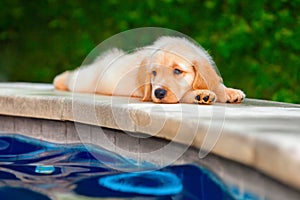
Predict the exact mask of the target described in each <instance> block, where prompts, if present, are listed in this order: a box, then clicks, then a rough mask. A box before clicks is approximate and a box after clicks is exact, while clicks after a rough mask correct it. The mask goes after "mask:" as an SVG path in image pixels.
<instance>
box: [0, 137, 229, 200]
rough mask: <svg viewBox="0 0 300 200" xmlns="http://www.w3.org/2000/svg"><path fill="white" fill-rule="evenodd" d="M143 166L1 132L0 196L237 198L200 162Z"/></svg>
mask: <svg viewBox="0 0 300 200" xmlns="http://www.w3.org/2000/svg"><path fill="white" fill-rule="evenodd" d="M144 165H145V166H146V168H147V167H148V169H147V170H143V171H137V170H136V169H137V165H136V162H135V161H133V160H130V159H127V158H123V157H121V156H119V155H117V154H115V153H112V152H108V151H106V150H104V149H101V148H99V147H97V148H96V147H95V146H92V145H60V144H54V143H49V142H45V141H40V140H36V139H33V138H28V137H24V136H21V135H3V134H2V135H0V199H1V200H6V199H16V198H20V197H22V199H30V200H31V199H41V200H44V199H45V200H46V199H56V198H57V196H59V195H60V194H70V195H72V197H73V198H72V199H76V198H78V199H79V198H80V197H83V196H84V197H89V198H91V199H93V198H97V199H101V198H122V199H124V198H128V199H131V198H137V199H159V200H167V199H178V200H180V199H189V200H193V199H195V200H196V199H202V200H219V199H220V200H223V199H224V200H231V199H234V197H233V196H232V194H231V193H230V192H228V190H227V189H226V187H225V185H224V184H223V183H222V182H221V181H220V180H219V179H218V178H217V177H216V176H214V175H213V174H212V173H211V172H210V171H209V170H207V169H204V168H202V167H200V166H197V165H180V166H178V165H177V166H169V167H165V168H163V169H160V170H156V171H151V168H152V167H153V165H151V164H150V163H145V164H144ZM108 166H116V167H113V168H111V167H108ZM122 169H124V170H125V169H126V171H127V172H124V170H122ZM143 169H145V167H144V168H143Z"/></svg>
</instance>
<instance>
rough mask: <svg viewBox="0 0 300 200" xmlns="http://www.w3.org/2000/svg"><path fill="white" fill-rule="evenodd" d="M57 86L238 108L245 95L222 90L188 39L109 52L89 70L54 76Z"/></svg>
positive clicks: (205, 57) (198, 49) (163, 39)
mask: <svg viewBox="0 0 300 200" xmlns="http://www.w3.org/2000/svg"><path fill="white" fill-rule="evenodd" d="M54 86H55V88H56V89H58V90H69V91H72V92H84V93H98V94H104V95H115V96H129V97H137V98H140V99H141V100H142V101H153V102H155V103H197V104H211V103H212V102H214V101H218V102H227V103H240V102H241V101H243V99H244V98H245V94H244V93H243V92H242V91H241V90H237V89H232V88H227V87H226V86H225V85H224V84H223V82H222V78H221V77H220V76H219V75H218V74H217V72H216V70H215V64H214V62H213V60H212V58H211V57H210V56H209V55H208V53H207V52H206V51H205V50H203V49H202V48H201V47H200V46H198V45H195V44H194V43H192V42H190V41H188V40H187V39H185V38H179V37H168V36H163V37H160V38H158V39H157V40H156V41H155V42H154V43H153V44H152V45H150V46H146V47H143V48H140V49H137V50H135V51H134V52H133V53H125V52H124V51H122V50H120V49H111V50H109V51H107V52H105V53H103V54H102V55H101V56H100V57H98V58H97V59H96V60H95V61H94V62H93V63H92V64H89V65H88V66H83V67H80V68H78V69H76V70H74V71H67V72H64V73H62V74H60V75H58V76H56V77H55V79H54Z"/></svg>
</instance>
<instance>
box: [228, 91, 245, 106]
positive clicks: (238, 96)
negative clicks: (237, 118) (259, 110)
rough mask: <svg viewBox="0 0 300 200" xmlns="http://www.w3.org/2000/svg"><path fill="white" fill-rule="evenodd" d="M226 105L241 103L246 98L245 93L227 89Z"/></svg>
mask: <svg viewBox="0 0 300 200" xmlns="http://www.w3.org/2000/svg"><path fill="white" fill-rule="evenodd" d="M225 92H226V99H227V101H226V103H241V102H242V101H243V100H244V98H245V97H246V95H245V93H244V92H243V91H241V90H237V89H233V88H226V89H225Z"/></svg>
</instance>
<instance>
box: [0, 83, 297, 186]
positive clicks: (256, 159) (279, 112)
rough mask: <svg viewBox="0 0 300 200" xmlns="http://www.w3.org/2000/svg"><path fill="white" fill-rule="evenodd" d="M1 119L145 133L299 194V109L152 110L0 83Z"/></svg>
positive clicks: (132, 102)
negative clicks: (241, 166)
mask: <svg viewBox="0 0 300 200" xmlns="http://www.w3.org/2000/svg"><path fill="white" fill-rule="evenodd" d="M0 114H2V115H10V116H21V117H32V118H41V119H52V120H60V121H75V122H80V123H84V124H90V125H96V126H101V127H107V128H113V129H121V130H123V131H130V132H136V133H145V134H147V135H152V136H155V137H158V138H163V139H167V140H172V141H175V142H179V143H182V144H185V145H188V146H193V147H196V148H198V149H199V150H200V151H199V157H204V156H205V155H206V154H207V153H208V152H212V153H214V154H216V155H219V156H222V157H225V158H228V159H231V160H234V161H237V162H240V163H242V164H245V165H248V166H251V167H253V168H255V169H257V170H259V171H261V172H263V173H265V174H267V175H269V176H271V177H273V178H275V179H277V180H280V181H281V182H283V183H285V184H288V185H290V186H292V187H295V188H298V189H300V173H299V169H300V145H299V144H300V131H299V128H300V125H299V122H300V106H299V105H295V104H284V103H277V102H270V101H263V100H254V99H246V100H245V102H244V103H243V104H220V103H216V104H214V105H209V106H207V105H188V104H154V103H151V102H140V101H139V100H138V99H129V98H127V97H111V96H102V95H93V94H73V93H69V92H61V91H55V90H54V89H53V87H52V85H50V84H30V83H1V84H0Z"/></svg>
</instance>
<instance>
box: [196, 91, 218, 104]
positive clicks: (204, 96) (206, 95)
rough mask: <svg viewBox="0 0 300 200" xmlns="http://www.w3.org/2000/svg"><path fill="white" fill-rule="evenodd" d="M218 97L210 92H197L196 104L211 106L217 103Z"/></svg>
mask: <svg viewBox="0 0 300 200" xmlns="http://www.w3.org/2000/svg"><path fill="white" fill-rule="evenodd" d="M215 100H216V95H215V93H213V92H212V91H210V90H198V91H197V92H196V97H195V99H194V103H197V104H211V103H213V102H215Z"/></svg>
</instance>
